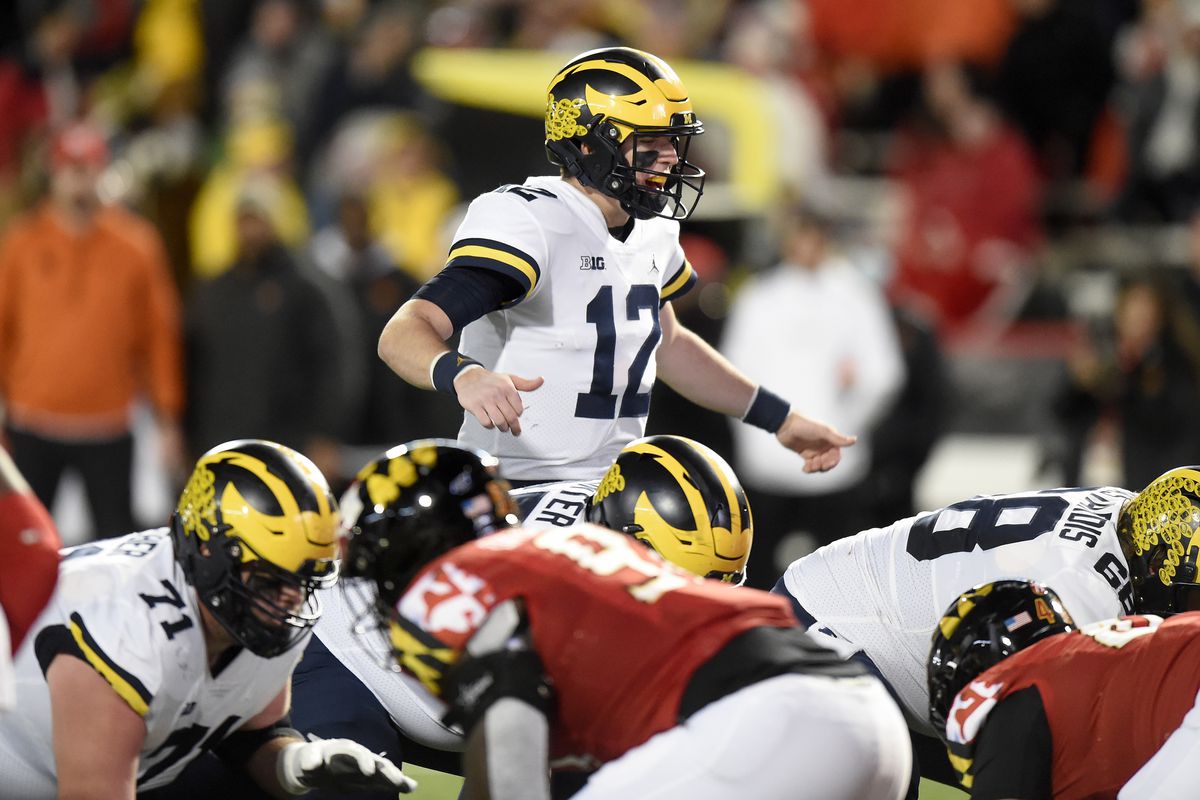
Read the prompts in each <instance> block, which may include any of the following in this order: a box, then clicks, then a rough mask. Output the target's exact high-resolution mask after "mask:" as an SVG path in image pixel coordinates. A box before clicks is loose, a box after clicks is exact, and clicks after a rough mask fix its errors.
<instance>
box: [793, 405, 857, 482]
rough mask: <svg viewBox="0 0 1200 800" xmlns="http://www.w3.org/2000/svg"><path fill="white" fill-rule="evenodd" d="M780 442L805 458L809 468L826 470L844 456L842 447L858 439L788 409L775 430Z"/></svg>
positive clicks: (818, 470) (820, 470)
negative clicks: (779, 425)
mask: <svg viewBox="0 0 1200 800" xmlns="http://www.w3.org/2000/svg"><path fill="white" fill-rule="evenodd" d="M775 437H776V438H777V439H779V441H780V443H781V444H782V445H783V446H784V447H786V448H788V449H789V450H794V451H796V452H797V453H799V454H800V455H801V456H802V457H803V458H804V471H805V472H826V471H828V470H831V469H833V468H834V467H836V466H837V465H838V462H839V461H841V460H842V448H843V447H849V446H850V445H852V444H854V443H855V442H857V441H858V437H857V436H847V435H845V434H844V433H839V432H838V431H837V430H835V429H833V428H831V427H829V426H828V425H826V424H825V423H823V422H817V421H816V420H812V419H809V418H808V417H806V416H804V415H803V414H801V413H799V412H797V411H791V412H788V415H787V418H786V419H784V421H783V425H782V426H781V427H780V428H779V430H778V431H777V432H776V433H775Z"/></svg>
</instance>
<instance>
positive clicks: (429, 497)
mask: <svg viewBox="0 0 1200 800" xmlns="http://www.w3.org/2000/svg"><path fill="white" fill-rule="evenodd" d="M494 475H495V459H493V458H492V457H490V456H488V455H487V454H485V453H482V452H480V451H471V450H467V449H464V448H461V447H457V446H453V445H448V444H445V443H440V442H437V441H425V442H414V443H412V444H411V445H410V446H407V447H402V448H397V449H395V450H393V451H390V452H389V454H388V456H387V457H385V458H383V459H381V460H380V461H379V462H377V464H376V465H374V468H373V469H371V470H369V471H368V470H364V472H363V473H361V474H360V478H359V483H358V485H357V486H356V487H352V490H351V492H350V493H348V496H352V495H353V494H354V492H355V491H356V490H357V492H358V494H359V495H360V496H363V497H365V498H366V500H367V502H362V503H359V504H356V505H357V507H356V508H351V507H350V501H349V500H347V501H346V506H347V507H346V515H347V524H348V525H350V526H351V536H350V540H349V546H348V549H347V553H346V557H345V559H344V560H343V567H344V569H346V571H347V574H350V575H357V576H367V577H369V578H370V581H371V584H372V587H373V588H374V590H375V591H374V592H372V593H369V594H368V595H367V596H366V598H364V599H365V600H366V601H367V602H368V604H369V605H368V606H367V610H368V612H373V613H374V614H376V615H378V616H379V617H380V622H381V623H382V624H383V625H384V626H385V628H386V629H388V638H389V640H390V642H391V647H392V650H393V652H394V655H395V657H396V659H397V661H398V663H399V664H400V665H401V666H402V667H403V668H404V669H405V670H406V671H408V672H410V673H411V674H412V675H413V676H415V677H417V678H418V679H420V681H421V682H422V684H423V685H424V686H425V687H426V688H427V689H428V690H429V691H430V692H431V693H432V694H433V695H435V696H438V697H441V698H443V699H444V700H446V701H447V702H448V704H449V706H450V709H449V713H448V714H447V718H448V719H450V720H453V721H455V722H457V723H458V724H460V725H461V726H462V727H463V729H464V730H466V731H467V735H468V745H467V754H466V757H465V761H466V768H467V786H468V787H473V788H468V792H475V793H476V794H474V795H471V796H487V797H491V798H495V800H511V799H513V798H521V800H542V799H543V798H548V797H549V786H548V780H547V766H548V765H551V766H555V767H563V766H575V767H597V766H598V767H599V770H598V771H597V772H596V773H595V774H594V775H593V776H592V777H591V779H590V780H589V781H588V783H587V785H586V786H585V787H584V788H583V790H582V791H581V792H580V793H579V794H578V795H576V797H577V798H579V799H580V800H596V798H608V797H611V798H618V797H619V798H626V797H640V798H647V799H648V800H666V798H685V797H686V798H689V800H708V799H709V798H712V799H713V800H715V799H716V798H725V797H728V796H729V795H730V793H735V792H740V793H742V794H745V795H747V796H752V797H755V798H756V799H757V800H772V799H773V798H804V797H811V798H820V799H821V800H839V798H847V799H848V798H854V799H855V800H871V799H872V798H898V797H900V796H902V795H903V793H904V789H905V787H906V786H907V784H908V770H909V765H910V761H909V750H908V743H907V741H906V738H905V730H904V723H903V719H902V717H901V715H900V714H899V712H898V711H897V709H896V708H895V705H894V704H893V703H892V702H891V700H890V699H889V698H888V697H887V694H886V691H885V690H884V688H883V687H882V685H880V684H879V682H878V681H876V680H875V679H874V678H871V677H870V676H868V675H866V674H865V672H864V670H862V669H861V668H860V667H859V666H858V665H857V664H855V663H853V662H848V661H846V660H845V659H844V658H843V657H842V656H841V655H839V654H838V653H836V652H835V651H834V650H831V649H828V648H826V647H824V646H823V645H820V644H818V643H817V642H816V641H815V640H814V639H813V638H811V637H809V636H807V635H806V634H803V633H801V632H800V631H799V630H798V628H796V627H795V620H794V619H792V617H791V615H790V613H789V612H788V608H787V604H786V603H784V602H782V601H781V600H780V599H779V598H775V597H772V596H771V595H769V594H767V593H764V592H758V591H754V590H750V589H739V588H735V587H732V586H726V585H722V582H720V581H706V580H703V579H701V578H699V577H697V576H695V575H692V574H689V573H687V572H684V571H683V570H681V569H679V568H677V567H674V566H673V565H670V564H668V563H666V562H664V561H663V560H662V559H661V558H659V557H658V556H657V555H656V554H655V553H654V552H653V551H651V550H649V549H647V548H645V547H643V546H642V545H640V544H638V543H637V542H635V541H633V539H632V537H629V536H626V535H621V534H619V533H616V532H614V531H609V530H607V529H603V528H600V527H597V526H594V525H589V524H582V525H576V526H571V527H548V526H532V527H527V528H514V529H510V530H504V528H505V526H506V522H507V519H508V516H509V515H508V509H510V508H511V502H512V501H511V499H510V498H509V497H508V496H507V493H506V492H504V490H503V487H502V486H501V485H500V484H498V483H497V482H496V480H495V478H494ZM481 537H482V538H481ZM700 753H702V754H703V757H701V758H697V754H700Z"/></svg>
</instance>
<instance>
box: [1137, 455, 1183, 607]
mask: <svg viewBox="0 0 1200 800" xmlns="http://www.w3.org/2000/svg"><path fill="white" fill-rule="evenodd" d="M1198 525H1200V467H1194V466H1193V467H1178V468H1176V469H1173V470H1170V471H1168V472H1166V473H1164V474H1163V475H1160V476H1159V477H1157V478H1155V479H1154V480H1153V481H1151V482H1150V484H1149V485H1148V486H1146V488H1145V489H1143V490H1142V491H1141V492H1139V493H1138V494H1137V495H1135V496H1134V497H1132V498H1131V499H1129V500H1127V501H1125V504H1124V505H1123V506H1122V507H1121V513H1120V515H1119V516H1118V518H1117V538H1118V539H1119V540H1120V542H1121V548H1122V549H1123V550H1124V551H1125V560H1126V561H1128V562H1129V570H1130V573H1131V575H1130V581H1131V584H1132V586H1133V607H1134V609H1135V610H1136V611H1137V612H1138V613H1139V614H1158V615H1161V616H1166V615H1168V614H1174V613H1176V612H1178V611H1194V610H1200V583H1197V580H1196V579H1197V575H1196V561H1197V555H1198V554H1200V539H1196V538H1195V534H1196V528H1197V526H1198Z"/></svg>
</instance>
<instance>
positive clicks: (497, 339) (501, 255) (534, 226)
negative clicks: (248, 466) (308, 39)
mask: <svg viewBox="0 0 1200 800" xmlns="http://www.w3.org/2000/svg"><path fill="white" fill-rule="evenodd" d="M545 122H546V148H547V151H548V154H549V157H550V160H551V162H552V163H554V164H555V165H557V166H558V167H559V168H560V170H561V172H560V175H559V176H557V177H535V178H529V179H528V180H527V181H526V182H525V183H524V184H522V185H519V186H518V185H513V186H503V187H500V188H499V189H497V190H496V191H494V192H490V193H487V194H484V195H481V196H480V197H478V198H476V199H475V200H474V202H472V203H471V205H470V208H469V210H468V212H467V216H466V218H465V220H464V221H463V223H462V225H461V226H460V227H459V229H458V232H457V233H456V235H455V240H454V243H453V244H452V245H451V248H450V253H449V257H448V259H447V262H446V266H445V268H444V269H443V270H442V271H441V272H440V273H439V274H438V275H437V276H435V277H434V278H432V279H431V280H430V281H429V282H427V283H426V284H425V285H424V286H423V287H421V289H420V290H419V291H418V292H417V293H416V295H415V296H414V297H413V298H412V299H411V300H409V301H408V302H407V303H405V304H404V305H403V306H402V307H401V308H400V309H399V310H398V311H397V312H396V315H395V316H394V317H393V318H392V319H391V321H389V323H388V325H387V326H386V328H385V329H384V331H383V334H382V336H381V337H380V342H379V353H380V356H381V357H382V358H383V359H384V361H386V362H387V363H388V365H389V366H391V368H392V369H393V370H395V371H396V373H397V374H399V375H400V376H401V377H403V378H404V379H405V380H407V381H409V382H410V383H412V384H414V385H417V386H420V387H422V388H427V389H428V388H434V389H438V390H440V391H444V392H446V393H449V394H454V395H455V396H456V397H457V399H458V402H459V403H460V405H462V407H463V409H464V412H465V413H464V421H463V427H462V429H461V431H460V433H459V441H460V442H462V443H463V444H464V445H467V446H471V447H478V448H483V449H486V450H487V451H489V452H491V453H493V454H495V455H496V456H498V457H499V458H500V459H501V461H502V463H503V464H504V469H505V476H506V477H508V478H510V479H514V480H520V481H524V482H533V481H551V480H588V479H595V478H597V477H598V476H599V475H600V474H602V473H603V472H604V470H605V469H607V468H608V466H609V464H611V463H612V461H613V459H614V458H616V456H617V453H618V452H619V451H620V449H621V448H622V447H623V446H625V445H626V444H628V443H629V442H631V441H633V440H634V439H637V438H638V437H640V436H642V434H643V433H644V432H645V425H646V416H647V413H648V412H649V408H650V390H651V387H652V386H653V384H654V381H655V379H656V378H661V379H663V380H664V381H666V382H667V383H668V384H669V385H670V386H671V387H672V388H674V389H676V390H677V391H678V392H680V393H681V394H682V395H683V396H685V397H687V398H688V399H690V400H692V401H693V402H697V403H701V404H702V405H704V406H705V407H707V408H710V409H713V410H716V411H720V412H722V413H725V414H729V415H733V416H737V417H740V418H742V419H743V420H745V421H746V422H748V423H750V424H754V425H757V426H759V427H762V428H765V429H767V430H769V431H770V432H772V433H775V434H776V435H777V437H778V438H779V440H780V441H781V442H782V443H783V444H784V445H785V446H787V447H789V448H791V449H793V450H795V451H796V452H798V453H800V454H801V455H802V456H803V457H804V459H805V465H804V469H805V470H806V471H821V470H826V469H830V468H832V467H833V466H835V465H836V464H837V461H838V459H839V458H840V455H841V450H840V448H841V447H844V446H846V445H849V444H852V443H853V441H854V440H853V439H852V438H851V437H846V436H842V435H841V434H839V433H838V432H837V431H835V430H833V429H832V428H830V427H828V426H826V425H823V424H820V423H817V422H814V421H812V420H809V419H807V418H806V417H804V416H802V415H801V414H799V413H798V412H795V411H792V410H791V408H790V406H789V404H788V402H787V401H786V400H784V399H783V398H780V397H778V396H776V395H773V394H772V393H771V392H769V391H767V390H765V389H763V388H762V387H759V386H755V385H754V384H753V383H752V382H751V381H750V380H749V379H748V378H747V377H746V376H745V375H743V374H742V373H741V372H740V371H739V370H737V369H736V368H735V367H734V366H733V365H731V364H730V363H729V362H728V361H726V360H725V359H724V358H723V357H722V356H720V355H719V354H718V353H717V352H716V351H715V350H713V349H712V348H711V347H709V346H708V345H707V344H706V343H705V342H704V341H703V340H702V339H700V338H699V337H698V336H696V335H695V334H694V333H692V332H691V331H689V330H687V329H686V328H684V327H683V326H682V325H680V324H679V323H678V321H677V320H676V319H675V313H674V311H673V310H672V308H671V305H670V301H671V300H672V299H673V298H676V297H679V296H681V295H682V294H683V293H684V292H686V291H687V290H688V289H689V288H690V287H691V286H692V284H693V283H694V282H695V273H694V271H693V270H692V267H691V265H690V264H689V263H688V261H687V259H686V258H685V256H684V253H683V249H682V248H681V247H680V244H679V221H680V220H683V219H686V218H687V217H688V215H690V214H691V212H692V209H693V208H694V207H695V204H696V202H697V200H698V199H699V196H700V193H701V192H702V189H703V183H704V172H703V170H701V169H700V168H699V167H697V166H695V165H694V164H692V163H690V162H689V161H688V160H687V157H688V149H689V146H690V143H691V140H692V137H694V136H696V135H699V134H701V133H703V130H704V129H703V126H702V125H701V123H700V121H699V119H698V118H697V117H696V114H695V112H694V111H693V110H692V105H691V101H690V99H689V97H688V95H687V90H686V89H685V88H684V86H683V84H682V82H681V81H680V80H679V77H678V76H677V75H676V74H675V72H674V71H673V70H672V69H671V67H670V66H669V65H667V64H666V62H664V61H662V60H661V59H659V58H657V57H655V56H653V55H650V54H649V53H644V52H642V51H639V50H634V49H631V48H627V47H612V48H606V49H602V50H595V51H591V52H588V53H584V54H582V55H580V56H578V57H577V58H575V59H573V60H572V61H571V62H570V63H569V64H567V66H565V67H564V68H563V69H562V70H560V71H559V73H558V74H557V75H555V77H554V78H553V80H552V81H551V83H550V88H549V90H548V95H547V104H546V119H545ZM457 331H461V333H462V336H461V340H460V345H459V347H460V350H459V351H454V350H447V348H446V344H445V342H446V340H447V339H449V338H450V337H451V336H452V335H453V334H454V333H455V332H457Z"/></svg>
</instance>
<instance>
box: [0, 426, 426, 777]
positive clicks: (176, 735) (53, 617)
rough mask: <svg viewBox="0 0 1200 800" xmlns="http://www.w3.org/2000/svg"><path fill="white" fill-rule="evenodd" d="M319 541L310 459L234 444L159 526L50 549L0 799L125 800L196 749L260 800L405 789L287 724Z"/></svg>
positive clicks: (314, 606) (327, 549)
mask: <svg viewBox="0 0 1200 800" xmlns="http://www.w3.org/2000/svg"><path fill="white" fill-rule="evenodd" d="M337 533H338V517H337V505H336V503H335V502H334V500H333V497H332V496H331V495H330V493H329V488H328V486H327V485H326V483H325V479H324V477H322V476H321V474H320V472H319V471H317V468H316V467H315V466H313V464H312V462H310V461H309V460H308V459H306V458H305V457H304V456H302V455H300V454H299V453H296V452H295V451H293V450H290V449H288V448H286V447H283V446H281V445H277V444H275V443H272V442H266V441H261V440H240V441H236V442H230V443H227V444H225V445H222V446H220V447H217V448H214V449H213V450H210V451H209V452H208V453H206V454H205V455H204V456H202V457H201V458H200V460H199V461H198V462H197V464H196V467H195V470H194V471H193V473H192V476H191V478H190V479H189V481H188V483H187V485H186V487H185V488H184V490H183V493H182V495H181V496H180V499H179V504H178V507H177V510H176V513H175V514H174V516H173V517H172V520H171V526H170V528H169V529H168V528H160V529H157V530H150V531H144V532H141V533H132V534H129V535H127V536H123V537H120V538H117V539H110V540H105V541H102V542H97V543H94V544H89V545H84V546H81V547H76V548H72V549H69V550H67V551H65V552H64V556H63V560H62V564H61V567H60V569H59V575H58V586H57V588H56V590H55V592H54V595H53V596H52V597H51V600H50V603H49V605H48V606H47V608H46V610H45V611H44V612H43V613H42V615H41V616H40V617H39V618H38V620H37V622H36V623H35V624H34V626H33V629H32V630H31V631H30V633H29V636H28V637H26V640H25V643H24V644H23V645H22V646H21V649H20V651H19V652H18V654H17V658H16V678H17V697H18V703H17V706H16V708H15V709H14V710H13V711H12V712H10V713H7V714H3V715H0V775H3V780H2V781H0V796H3V797H11V798H19V799H20V800H38V799H39V798H51V797H63V798H67V797H69V798H73V799H77V798H97V800H100V799H101V798H103V800H133V798H134V795H135V793H137V792H140V791H142V790H147V789H154V788H156V787H161V786H166V785H167V784H169V783H170V782H171V781H172V779H174V778H175V777H176V776H177V775H179V773H180V772H181V771H182V770H183V769H184V767H185V766H186V765H187V764H188V763H189V762H190V761H191V760H192V759H194V758H195V757H196V756H198V755H200V754H201V753H203V752H205V750H208V749H214V750H215V751H216V752H218V753H219V754H220V755H221V756H222V758H223V759H226V760H227V761H228V762H229V763H231V764H237V765H239V766H240V767H241V768H243V769H244V770H245V773H246V774H247V776H248V777H249V778H250V779H252V780H253V781H254V782H255V783H257V784H258V785H259V786H261V787H262V788H263V789H265V790H267V791H269V792H271V793H272V794H275V795H276V796H279V795H280V793H287V794H303V793H305V792H306V791H307V790H308V789H309V788H312V787H314V786H336V787H339V788H341V789H342V790H346V791H354V790H355V789H356V788H359V787H378V786H384V785H386V786H389V787H392V788H393V791H397V790H399V791H411V789H412V788H413V787H414V785H415V784H413V782H412V781H411V780H410V779H408V778H407V777H405V776H404V775H403V774H402V773H401V772H400V770H399V769H398V768H396V766H395V765H393V764H392V763H391V762H390V761H388V760H387V759H386V758H381V757H378V756H376V755H374V754H373V753H371V752H370V751H369V750H366V749H365V748H363V747H362V746H360V745H358V744H356V743H355V742H352V741H346V740H332V741H319V742H305V741H304V740H303V739H301V738H300V736H299V734H297V733H296V731H294V730H292V729H291V728H290V727H289V725H288V719H287V713H288V703H289V687H290V677H291V673H292V668H293V666H294V665H295V663H296V661H297V660H298V659H299V657H300V653H301V651H302V650H303V647H302V645H303V644H304V643H305V642H306V641H307V640H308V637H309V633H310V629H311V627H312V625H313V624H314V623H315V622H316V620H317V618H318V616H319V614H320V604H319V602H318V599H317V596H316V591H317V590H318V589H320V588H324V587H328V586H330V585H331V584H332V583H333V582H334V581H336V580H337V567H336V562H335V557H336V555H337ZM172 791H173V790H172ZM168 796H175V795H174V794H171V795H168Z"/></svg>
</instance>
